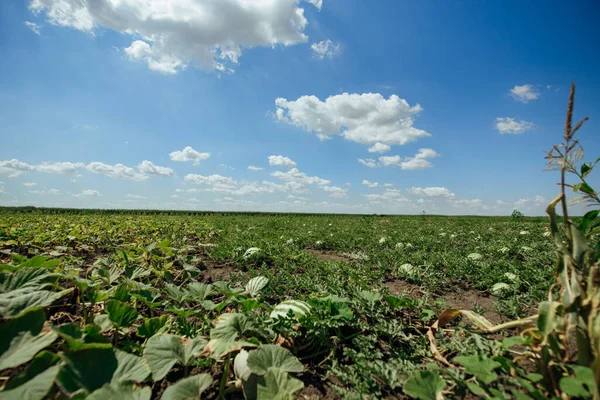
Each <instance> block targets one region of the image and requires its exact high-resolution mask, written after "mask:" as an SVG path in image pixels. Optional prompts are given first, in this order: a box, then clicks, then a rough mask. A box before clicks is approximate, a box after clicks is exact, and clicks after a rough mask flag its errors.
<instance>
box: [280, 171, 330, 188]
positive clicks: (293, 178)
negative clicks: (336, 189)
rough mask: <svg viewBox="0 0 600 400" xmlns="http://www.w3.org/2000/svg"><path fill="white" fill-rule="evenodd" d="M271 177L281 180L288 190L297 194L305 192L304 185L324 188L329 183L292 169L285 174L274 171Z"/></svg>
mask: <svg viewBox="0 0 600 400" xmlns="http://www.w3.org/2000/svg"><path fill="white" fill-rule="evenodd" d="M271 175H272V176H274V177H276V178H278V179H280V180H282V181H283V182H285V184H286V185H287V187H288V188H289V189H290V190H292V191H294V192H298V193H302V192H305V191H306V189H305V185H317V186H325V185H329V184H330V183H331V181H328V180H327V179H322V178H319V177H318V176H308V175H307V174H305V173H304V172H300V171H299V170H298V168H292V169H290V170H289V171H287V172H282V171H275V172H273V173H272V174H271Z"/></svg>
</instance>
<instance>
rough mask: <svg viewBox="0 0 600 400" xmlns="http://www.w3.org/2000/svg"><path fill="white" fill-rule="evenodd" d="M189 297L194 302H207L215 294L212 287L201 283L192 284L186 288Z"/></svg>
mask: <svg viewBox="0 0 600 400" xmlns="http://www.w3.org/2000/svg"><path fill="white" fill-rule="evenodd" d="M186 290H187V292H188V297H189V298H190V299H191V300H193V301H202V300H206V299H207V298H208V297H210V296H211V295H213V294H214V292H213V288H212V285H209V284H206V283H200V282H191V283H189V284H188V285H187V288H186Z"/></svg>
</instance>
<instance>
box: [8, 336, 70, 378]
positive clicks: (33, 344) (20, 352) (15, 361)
mask: <svg viewBox="0 0 600 400" xmlns="http://www.w3.org/2000/svg"><path fill="white" fill-rule="evenodd" d="M57 337H58V335H57V334H56V333H55V332H49V333H45V334H39V335H37V336H33V335H32V334H31V332H29V331H25V332H21V333H20V334H18V335H17V336H16V337H14V338H13V340H12V341H11V342H10V347H9V348H8V350H6V351H5V352H4V353H2V355H1V356H0V371H2V370H4V369H6V368H14V367H18V366H19V365H21V364H23V363H26V362H28V361H29V360H31V359H32V358H33V357H34V356H35V355H36V354H37V353H38V352H39V351H40V350H43V349H44V348H46V347H47V346H49V345H50V344H52V342H54V341H55V340H56V338H57Z"/></svg>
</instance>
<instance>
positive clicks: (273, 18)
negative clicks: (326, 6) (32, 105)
mask: <svg viewBox="0 0 600 400" xmlns="http://www.w3.org/2000/svg"><path fill="white" fill-rule="evenodd" d="M308 3H310V4H312V5H314V6H315V7H317V8H320V7H321V6H322V0H309V1H308ZM300 4H301V2H299V0H277V1H261V0H245V1H241V0H203V1H192V0H171V1H140V0H119V1H115V0H94V1H81V0H32V1H31V3H30V5H29V8H30V9H31V10H32V11H33V12H34V13H36V14H38V13H45V15H46V18H47V20H48V21H49V22H50V23H51V24H54V25H58V26H65V27H71V28H75V29H77V30H80V31H84V32H89V33H92V34H93V33H94V32H95V31H96V30H99V29H102V28H107V29H112V30H115V31H117V32H120V33H122V34H124V35H127V36H133V37H134V38H135V40H133V42H132V43H131V44H130V45H129V47H127V48H125V49H124V50H125V54H126V55H127V56H128V57H129V58H130V59H132V60H140V61H144V62H146V63H147V64H148V67H149V68H150V69H152V70H154V71H158V72H162V73H166V74H174V73H177V72H178V71H181V70H183V69H185V68H186V67H187V65H194V66H197V67H200V68H204V69H209V70H217V71H223V72H230V71H232V68H233V67H234V66H235V65H236V64H237V63H238V59H239V57H240V56H241V55H242V48H252V47H259V46H261V47H274V46H276V45H283V46H291V45H294V44H297V43H303V42H306V41H307V37H306V35H305V34H304V33H303V31H304V28H305V27H306V25H307V24H308V21H307V19H306V17H305V16H304V9H303V8H302V7H301V6H300Z"/></svg>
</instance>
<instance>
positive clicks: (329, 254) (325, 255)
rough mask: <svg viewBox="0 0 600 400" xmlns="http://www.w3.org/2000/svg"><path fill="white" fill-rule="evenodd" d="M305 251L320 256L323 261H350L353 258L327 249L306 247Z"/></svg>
mask: <svg viewBox="0 0 600 400" xmlns="http://www.w3.org/2000/svg"><path fill="white" fill-rule="evenodd" d="M306 251H307V252H309V253H310V254H312V255H313V256H315V257H317V258H320V259H321V260H325V261H334V262H351V261H353V260H351V259H349V258H347V257H342V256H340V255H337V254H335V253H334V252H333V251H327V250H317V249H306Z"/></svg>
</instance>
